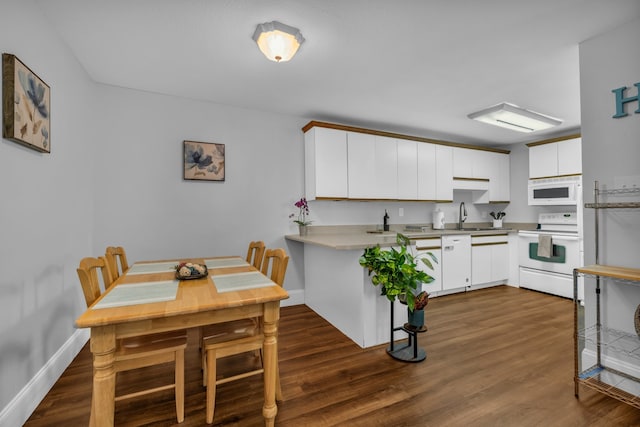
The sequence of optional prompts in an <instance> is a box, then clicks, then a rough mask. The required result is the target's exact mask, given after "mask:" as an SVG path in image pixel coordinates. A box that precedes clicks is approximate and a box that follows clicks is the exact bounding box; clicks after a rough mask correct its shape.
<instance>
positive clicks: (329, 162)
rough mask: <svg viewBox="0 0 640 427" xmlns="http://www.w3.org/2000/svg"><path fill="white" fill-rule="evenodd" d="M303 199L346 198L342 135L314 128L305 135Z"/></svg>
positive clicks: (345, 141)
mask: <svg viewBox="0 0 640 427" xmlns="http://www.w3.org/2000/svg"><path fill="white" fill-rule="evenodd" d="M304 149H305V196H306V197H307V199H309V200H313V199H316V198H346V197H347V196H348V191H347V188H348V187H347V185H348V184H347V134H346V132H344V131H341V130H336V129H329V128H323V127H313V128H311V129H309V130H308V131H307V132H305V134H304Z"/></svg>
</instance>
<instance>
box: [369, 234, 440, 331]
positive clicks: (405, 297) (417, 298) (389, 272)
mask: <svg viewBox="0 0 640 427" xmlns="http://www.w3.org/2000/svg"><path fill="white" fill-rule="evenodd" d="M396 243H397V245H398V246H399V249H396V248H394V247H391V248H389V249H385V250H383V249H381V248H380V246H379V245H377V246H374V247H371V248H366V249H365V250H364V253H363V254H362V256H361V257H360V260H359V262H360V265H361V266H363V267H365V268H367V269H368V270H369V275H371V274H372V273H373V276H372V277H371V283H372V284H373V285H374V286H378V285H380V294H381V295H384V296H386V297H387V299H388V300H389V301H392V302H393V301H395V300H396V298H398V299H399V300H400V301H401V302H404V303H406V304H407V308H408V310H409V316H410V317H411V314H412V313H413V312H414V311H415V310H422V309H424V307H425V306H426V305H427V301H428V297H429V294H428V293H427V292H426V291H422V292H418V293H417V294H416V292H417V290H418V285H419V284H420V283H431V282H433V281H434V280H435V279H434V278H433V277H432V276H430V275H428V274H427V273H426V272H424V271H423V270H419V269H418V262H421V263H423V264H424V265H426V266H427V267H428V268H429V269H431V270H433V263H434V262H435V263H437V262H438V260H437V259H436V257H435V255H433V254H432V253H431V252H428V253H427V255H428V257H422V258H417V257H416V256H414V255H413V253H412V251H411V249H410V247H411V242H410V241H409V238H408V237H407V236H405V235H403V234H400V233H398V234H397V235H396ZM408 247H409V248H408ZM414 326H422V325H414Z"/></svg>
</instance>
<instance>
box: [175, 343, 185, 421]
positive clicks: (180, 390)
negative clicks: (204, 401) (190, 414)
mask: <svg viewBox="0 0 640 427" xmlns="http://www.w3.org/2000/svg"><path fill="white" fill-rule="evenodd" d="M175 375H176V378H175V381H176V387H175V394H176V414H177V416H178V423H181V422H183V421H184V349H181V350H178V351H176V373H175Z"/></svg>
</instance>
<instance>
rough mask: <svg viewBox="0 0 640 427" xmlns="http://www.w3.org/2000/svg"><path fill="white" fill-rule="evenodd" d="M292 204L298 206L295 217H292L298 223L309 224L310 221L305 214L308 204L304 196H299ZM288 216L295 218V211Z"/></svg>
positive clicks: (307, 211)
mask: <svg viewBox="0 0 640 427" xmlns="http://www.w3.org/2000/svg"><path fill="white" fill-rule="evenodd" d="M294 206H295V207H296V208H298V213H297V219H294V220H293V222H295V223H296V224H298V225H309V224H311V221H309V220H307V216H309V204H308V203H307V199H306V197H303V198H301V199H300V200H298V201H297V202H295V203H294ZM289 218H296V213H292V214H291V215H289Z"/></svg>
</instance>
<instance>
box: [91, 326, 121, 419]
mask: <svg viewBox="0 0 640 427" xmlns="http://www.w3.org/2000/svg"><path fill="white" fill-rule="evenodd" d="M115 351H116V339H115V328H114V327H113V326H102V327H95V328H92V329H91V352H92V353H93V396H92V397H91V402H92V403H91V418H90V425H91V426H94V427H97V426H113V414H114V408H115V392H116V370H115V366H114V362H115Z"/></svg>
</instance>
